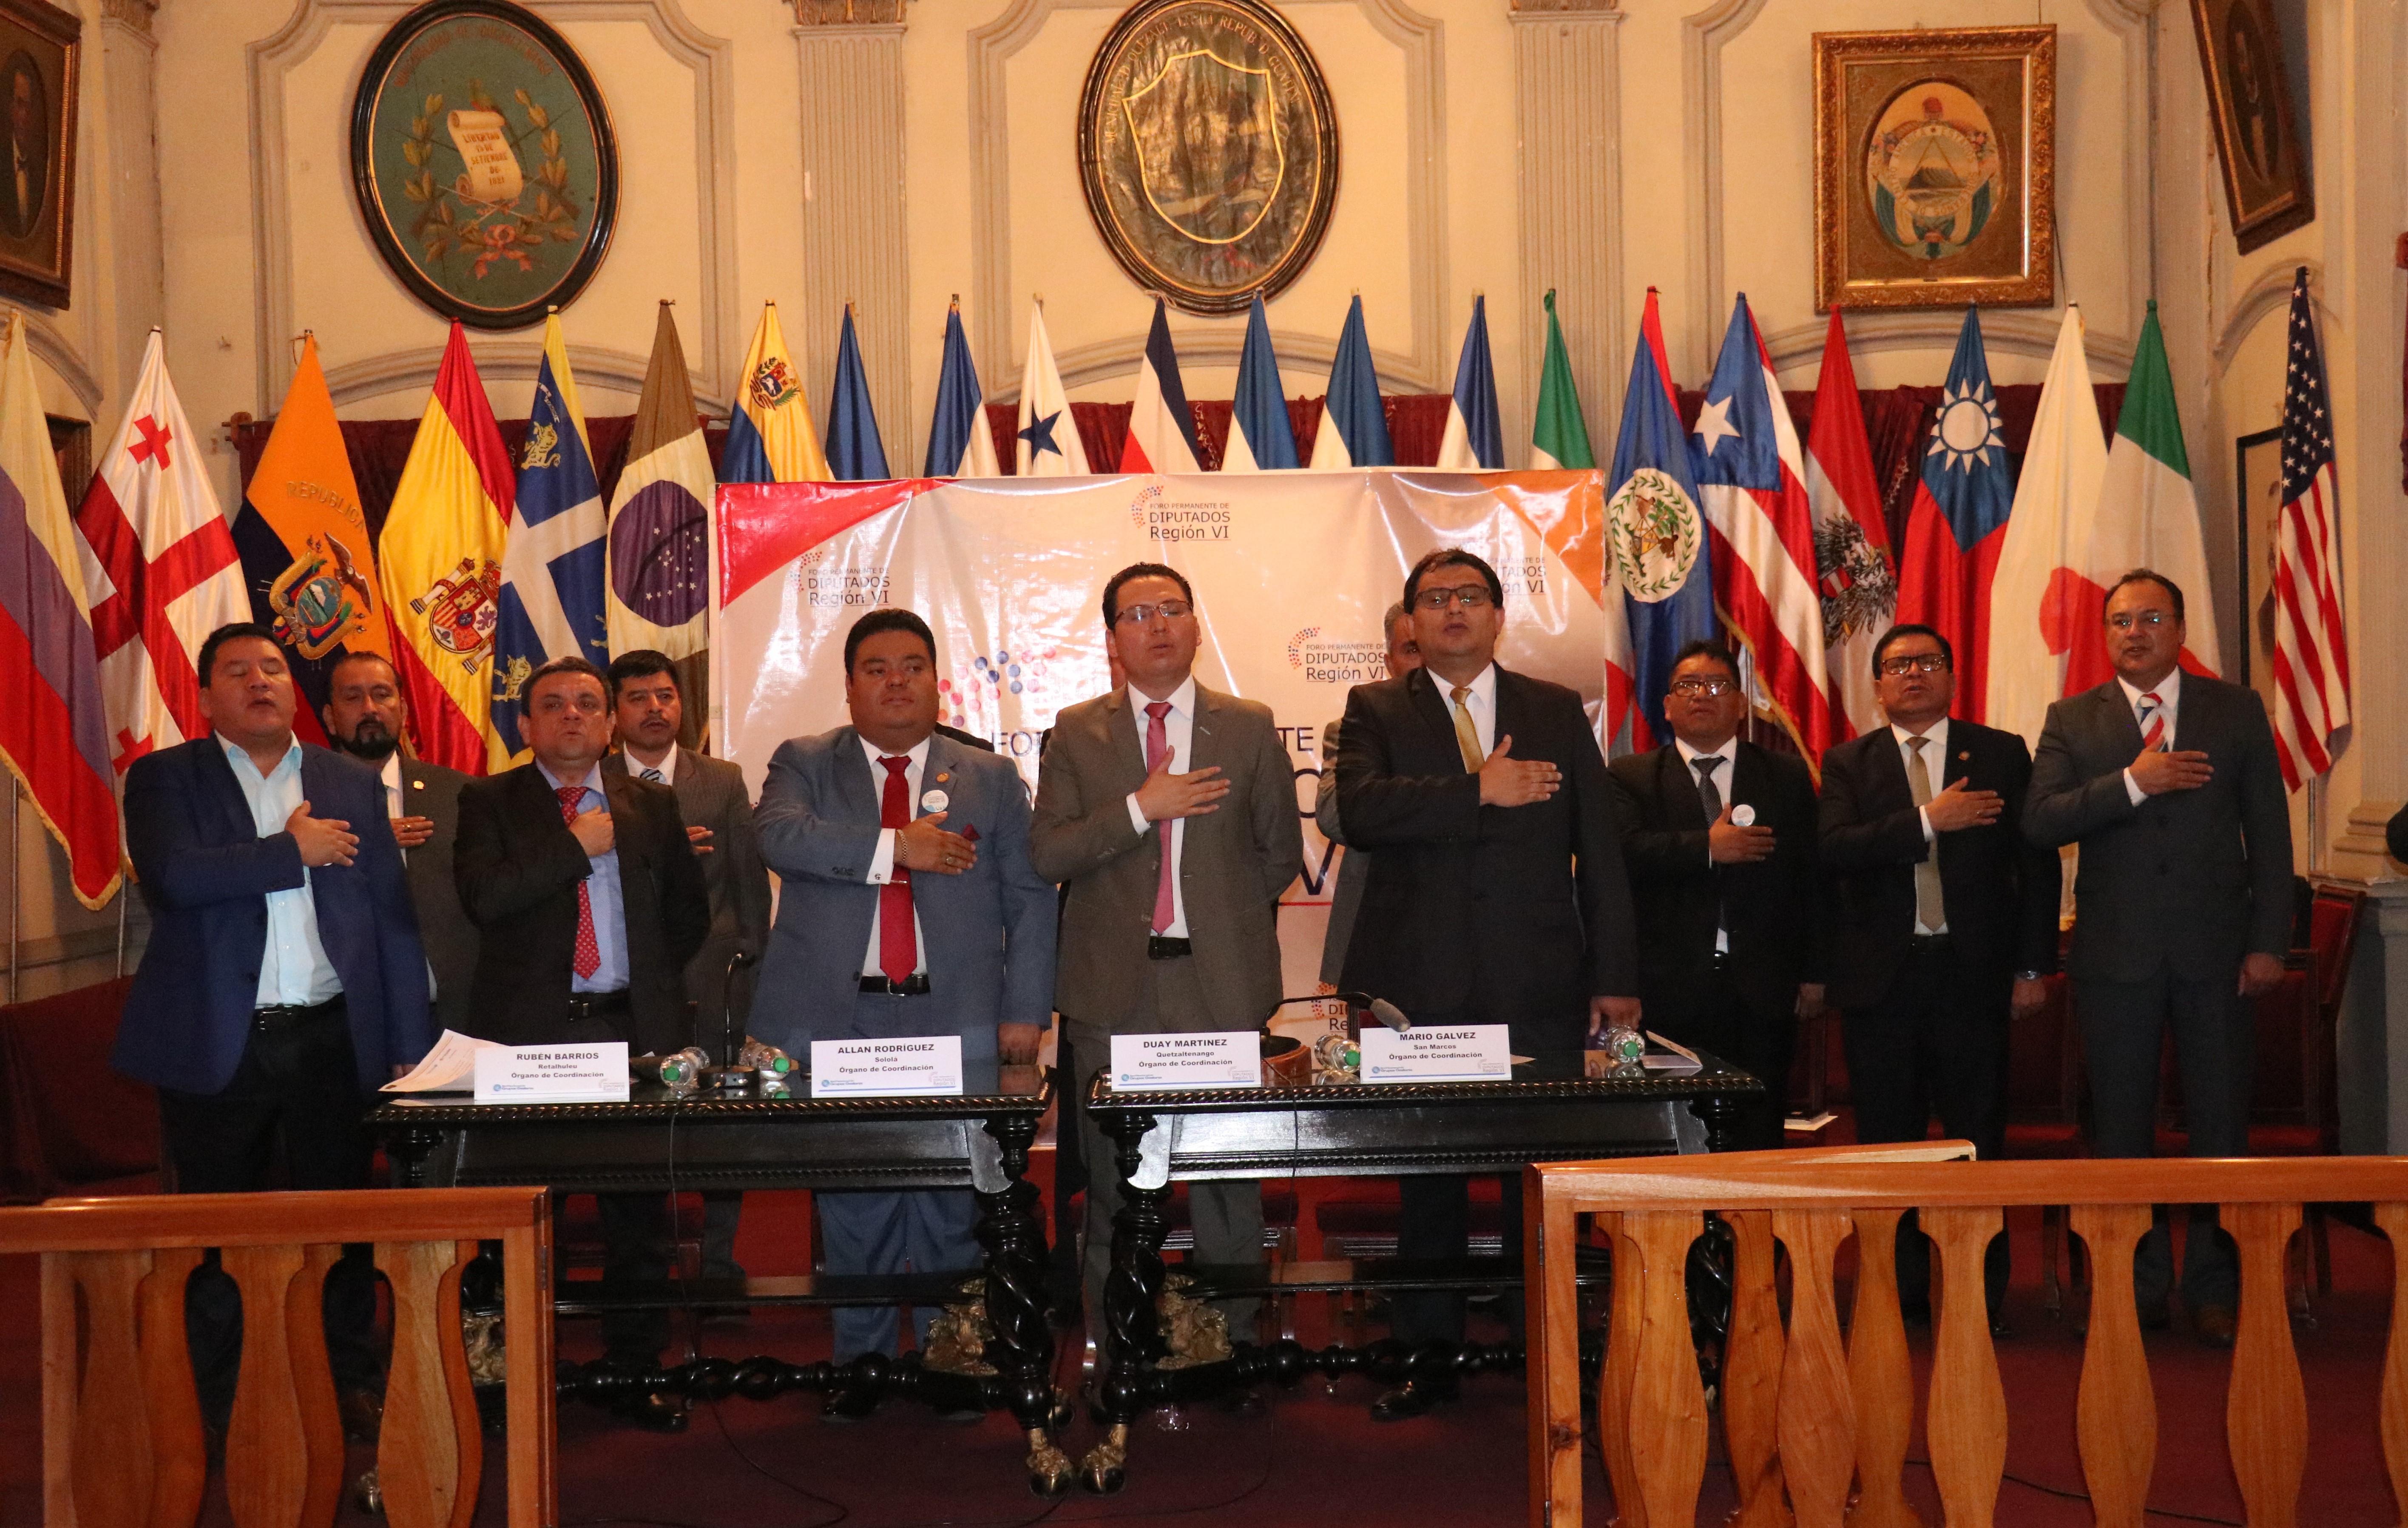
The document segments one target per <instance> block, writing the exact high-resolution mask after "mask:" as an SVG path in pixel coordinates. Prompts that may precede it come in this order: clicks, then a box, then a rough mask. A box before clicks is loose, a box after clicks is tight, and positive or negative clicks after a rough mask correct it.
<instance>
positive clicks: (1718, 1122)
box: [1689, 1085, 1762, 1151]
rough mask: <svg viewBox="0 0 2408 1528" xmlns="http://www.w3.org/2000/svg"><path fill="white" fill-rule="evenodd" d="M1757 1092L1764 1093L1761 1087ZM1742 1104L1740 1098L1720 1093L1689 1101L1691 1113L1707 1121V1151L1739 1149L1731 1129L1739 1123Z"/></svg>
mask: <svg viewBox="0 0 2408 1528" xmlns="http://www.w3.org/2000/svg"><path fill="white" fill-rule="evenodd" d="M1757 1091H1758V1092H1761V1091H1762V1088H1761V1085H1759V1086H1758V1089H1757ZM1740 1103H1741V1100H1740V1099H1739V1098H1738V1097H1735V1096H1733V1095H1732V1094H1730V1093H1719V1092H1718V1093H1709V1094H1707V1095H1706V1096H1705V1097H1703V1098H1693V1099H1691V1100H1690V1101H1689V1110H1690V1112H1691V1113H1693V1114H1695V1115H1696V1116H1697V1117H1698V1118H1699V1119H1700V1120H1702V1121H1705V1126H1706V1150H1709V1151H1728V1150H1734V1149H1735V1148H1736V1147H1737V1145H1738V1142H1737V1140H1736V1139H1735V1138H1734V1137H1733V1135H1731V1127H1732V1126H1733V1125H1735V1124H1737V1123H1738V1122H1739V1108H1740Z"/></svg>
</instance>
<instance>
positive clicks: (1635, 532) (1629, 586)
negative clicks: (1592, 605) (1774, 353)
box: [1605, 287, 1714, 749]
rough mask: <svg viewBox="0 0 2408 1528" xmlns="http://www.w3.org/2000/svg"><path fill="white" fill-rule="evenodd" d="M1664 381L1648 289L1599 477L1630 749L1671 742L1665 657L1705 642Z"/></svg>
mask: <svg viewBox="0 0 2408 1528" xmlns="http://www.w3.org/2000/svg"><path fill="white" fill-rule="evenodd" d="M1671 378H1672V368H1671V366H1670V364H1667V363H1666V361H1665V359H1664V323H1663V320H1662V319H1661V318H1660V317H1659V316H1658V315H1657V313H1656V289H1655V288H1654V287H1649V288H1648V289H1647V307H1646V311H1645V313H1644V314H1643V315H1642V316H1641V319H1640V323H1639V345H1638V349H1637V351H1636V353H1634V354H1633V355H1632V356H1631V359H1630V385H1629V387H1628V388H1627V389H1626V390H1625V392H1624V393H1623V398H1622V429H1621V431H1620V433H1619V435H1618V436H1617V437H1616V438H1615V440H1614V443H1613V472H1611V473H1609V474H1608V475H1607V481H1609V482H1611V483H1612V484H1613V491H1612V493H1609V494H1608V495H1607V498H1606V503H1605V526H1606V536H1607V541H1608V544H1609V545H1610V546H1611V547H1612V548H1613V565H1614V570H1615V572H1616V573H1618V574H1619V575H1620V576H1621V578H1622V589H1623V593H1626V594H1627V595H1628V596H1629V600H1630V604H1629V612H1630V646H1631V654H1632V657H1633V659H1634V660H1635V662H1636V664H1637V677H1636V678H1635V679H1634V680H1633V683H1634V685H1635V686H1636V688H1637V690H1638V701H1637V704H1636V706H1635V707H1634V715H1633V718H1632V721H1631V724H1630V740H1631V746H1632V747H1634V748H1638V749H1650V748H1654V747H1655V746H1656V744H1657V743H1658V742H1670V741H1671V738H1672V732H1671V729H1670V727H1668V726H1667V725H1666V724H1665V721H1664V697H1665V695H1666V694H1667V693H1669V692H1670V688H1671V682H1672V655H1673V654H1674V653H1676V652H1678V651H1679V650H1681V646H1682V644H1684V643H1685V642H1691V641H1695V640H1697V639H1698V638H1699V637H1708V636H1712V635H1714V581H1713V571H1712V569H1713V559H1712V558H1710V557H1708V556H1707V555H1706V527H1705V521H1704V519H1703V517H1701V516H1700V515H1699V513H1698V480H1697V477H1696V473H1695V469H1694V468H1693V467H1692V466H1691V464H1690V461H1689V443H1688V441H1687V439H1686V438H1685V437H1684V435H1683V433H1682V430H1681V410H1680V408H1679V407H1678V405H1677V404H1676V403H1675V401H1674V398H1673V394H1672V382H1671Z"/></svg>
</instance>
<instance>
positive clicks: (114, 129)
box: [76, 0, 167, 394]
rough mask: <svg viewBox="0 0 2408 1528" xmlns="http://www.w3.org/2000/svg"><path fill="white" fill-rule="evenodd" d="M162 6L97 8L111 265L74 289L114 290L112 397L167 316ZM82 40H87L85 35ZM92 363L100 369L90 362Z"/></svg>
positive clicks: (134, 0) (132, 0) (131, 1)
mask: <svg viewBox="0 0 2408 1528" xmlns="http://www.w3.org/2000/svg"><path fill="white" fill-rule="evenodd" d="M158 9H159V0H101V7H100V28H99V32H100V36H99V42H100V48H99V50H98V52H99V55H100V67H101V73H102V76H103V79H105V81H106V84H107V89H106V92H105V95H104V98H105V99H106V100H107V101H108V123H107V125H106V126H105V127H104V129H103V131H105V132H107V133H108V164H109V165H110V167H111V168H112V169H113V170H114V171H115V175H114V176H113V178H112V180H113V183H112V184H111V185H109V186H108V188H107V190H106V191H105V192H104V193H103V194H102V195H101V196H100V197H99V198H97V200H98V201H99V203H100V207H96V208H94V209H93V210H95V211H100V210H102V209H104V208H105V209H106V216H107V217H108V221H109V236H110V243H111V245H112V247H113V258H112V259H111V260H110V262H109V267H110V268H108V269H107V270H93V269H91V268H90V267H88V266H87V267H85V268H83V269H79V271H78V272H77V273H76V274H77V277H78V279H79V283H80V282H83V281H92V280H95V279H96V280H101V281H107V282H110V283H113V284H114V287H115V292H114V293H113V295H114V296H115V298H116V303H117V334H118V346H117V349H118V353H117V354H116V355H115V356H113V357H111V358H110V359H112V360H113V361H114V362H115V363H116V377H115V378H114V379H113V381H112V383H111V385H110V387H111V392H112V393H116V394H122V391H123V390H124V389H125V388H127V387H129V386H131V385H132V383H133V379H134V378H135V376H136V373H137V372H139V371H140V369H141V366H142V348H143V346H144V345H145V344H146V343H148V342H149V340H150V328H151V325H153V324H157V323H162V322H165V320H166V314H167V278H166V264H165V242H166V241H165V235H164V234H163V233H162V231H161V226H162V225H161V221H160V212H159V87H158V79H157V71H158V52H159V40H158V38H157V37H156V36H153V35H152V33H151V30H150V21H151V18H152V17H153V16H154V15H156V14H157V12H158ZM86 36H90V34H86ZM93 360H94V361H95V363H97V362H98V361H99V358H98V357H94V358H93Z"/></svg>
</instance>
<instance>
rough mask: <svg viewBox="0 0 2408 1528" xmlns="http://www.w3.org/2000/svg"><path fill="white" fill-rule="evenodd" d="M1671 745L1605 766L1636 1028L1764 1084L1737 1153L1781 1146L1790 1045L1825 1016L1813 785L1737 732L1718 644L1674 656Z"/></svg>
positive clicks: (1748, 1109)
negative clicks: (1623, 888)
mask: <svg viewBox="0 0 2408 1528" xmlns="http://www.w3.org/2000/svg"><path fill="white" fill-rule="evenodd" d="M1669 692H1670V693H1668V694H1667V696H1666V698H1665V702H1664V715H1665V718H1666V720H1667V721H1670V723H1671V727H1672V740H1671V741H1670V742H1669V743H1667V744H1665V745H1664V746H1663V747H1662V748H1659V749H1656V750H1655V751H1653V752H1650V753H1638V754H1632V755H1630V756H1628V757H1627V758H1621V759H1616V760H1614V761H1613V764H1611V765H1609V766H1608V768H1609V772H1610V773H1611V775H1612V777H1613V784H1614V789H1615V793H1616V795H1617V797H1618V799H1619V800H1620V802H1621V806H1622V858H1623V862H1624V863H1625V864H1627V865H1628V866H1629V867H1630V889H1631V893H1632V900H1633V901H1634V902H1635V903H1636V904H1637V905H1638V908H1639V992H1640V996H1641V998H1642V999H1643V1000H1644V1001H1645V1002H1646V1005H1647V1017H1648V1021H1649V1024H1650V1026H1651V1027H1652V1028H1654V1029H1655V1030H1656V1032H1657V1033H1659V1034H1661V1035H1665V1036H1667V1037H1668V1038H1670V1039H1673V1040H1677V1041H1679V1042H1680V1043H1682V1044H1683V1045H1686V1046H1691V1047H1694V1048H1696V1049H1699V1050H1710V1051H1712V1052H1713V1054H1714V1055H1716V1056H1718V1057H1720V1058H1721V1059H1722V1060H1723V1061H1725V1062H1727V1063H1728V1064H1731V1065H1733V1066H1736V1067H1738V1068H1740V1069H1741V1070H1742V1071H1744V1072H1748V1073H1751V1074H1753V1075H1755V1076H1756V1077H1758V1078H1762V1079H1763V1080H1764V1092H1762V1093H1760V1094H1757V1095H1756V1097H1755V1098H1753V1099H1750V1100H1749V1101H1748V1102H1747V1103H1746V1104H1745V1105H1744V1106H1743V1107H1742V1108H1741V1109H1740V1110H1739V1112H1738V1114H1737V1116H1736V1118H1735V1120H1734V1121H1733V1125H1732V1135H1734V1136H1735V1137H1736V1141H1737V1144H1738V1145H1740V1146H1741V1147H1742V1148H1745V1149H1747V1150H1773V1149H1776V1148H1778V1147H1780V1146H1782V1145H1784V1144H1785V1142H1784V1140H1783V1136H1782V1131H1781V1117H1782V1112H1783V1109H1784V1107H1785V1104H1786V1102H1787V1100H1788V1096H1789V1054H1790V1050H1791V1049H1792V1046H1791V1041H1792V1038H1793V1036H1794V1033H1795V1030H1796V1026H1797V1021H1799V1020H1800V1019H1806V1018H1811V1017H1813V1015H1815V1014H1817V1013H1820V1012H1821V1011H1822V1009H1823V961H1822V956H1823V952H1822V942H1821V940H1820V938H1819V937H1818V932H1819V929H1820V926H1821V924H1822V923H1823V921H1824V917H1823V911H1824V909H1823V897H1822V891H1821V887H1820V886H1819V885H1818V884H1817V880H1816V875H1817V872H1816V869H1815V859H1816V855H1815V848H1814V779H1813V776H1811V775H1809V774H1808V773H1807V772H1806V765H1805V764H1804V763H1803V762H1802V761H1800V760H1799V759H1798V758H1797V757H1796V756H1794V755H1792V754H1785V753H1774V752H1772V751H1770V750H1768V749H1762V748H1758V747H1757V746H1756V745H1755V744H1754V743H1751V742H1747V741H1746V740H1744V739H1742V737H1741V736H1740V735H1739V727H1740V723H1741V721H1744V720H1745V719H1746V716H1747V695H1746V693H1744V692H1743V691H1742V690H1741V688H1740V680H1739V661H1738V660H1737V659H1736V658H1734V657H1732V656H1731V651H1730V650H1729V649H1728V648H1727V647H1724V646H1723V645H1722V644H1721V643H1720V642H1715V641H1696V642H1691V643H1690V644H1688V645H1687V646H1686V647H1684V648H1683V649H1682V650H1680V651H1679V652H1678V653H1676V654H1674V655H1673V661H1672V677H1671V681H1670V686H1669Z"/></svg>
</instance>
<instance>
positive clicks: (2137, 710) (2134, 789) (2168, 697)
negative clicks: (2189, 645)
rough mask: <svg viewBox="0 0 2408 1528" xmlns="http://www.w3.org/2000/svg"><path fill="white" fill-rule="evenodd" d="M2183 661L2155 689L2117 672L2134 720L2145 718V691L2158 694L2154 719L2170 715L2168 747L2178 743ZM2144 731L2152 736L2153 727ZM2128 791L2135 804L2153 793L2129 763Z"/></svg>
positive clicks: (2127, 773)
mask: <svg viewBox="0 0 2408 1528" xmlns="http://www.w3.org/2000/svg"><path fill="white" fill-rule="evenodd" d="M2182 672H2183V671H2182V665H2181V664H2175V665H2174V671H2173V672H2172V673H2171V674H2169V675H2167V676H2166V677H2165V678H2162V679H2159V680H2158V681H2157V688H2156V689H2154V690H2142V689H2139V688H2137V687H2135V686H2134V685H2133V684H2132V682H2131V681H2130V680H2128V679H2127V678H2124V676H2122V675H2121V674H2118V675H2116V676H2115V682H2116V683H2117V684H2118V685H2120V686H2122V688H2123V691H2124V704H2125V705H2127V706H2129V707H2132V720H2133V721H2134V722H2135V723H2138V722H2139V721H2140V720H2141V697H2142V696H2143V695H2155V696H2157V713H2156V715H2155V716H2152V717H2151V718H2150V720H2151V721H2155V720H2157V716H2162V717H2164V718H2165V719H2166V739H2165V742H2166V747H2167V749H2168V750H2171V749H2172V748H2173V746H2174V729H2175V726H2176V721H2175V719H2176V717H2177V716H2178V715H2179V713H2180V712H2181V710H2182ZM2141 735H2142V736H2143V737H2146V736H2148V735H2149V729H2148V728H2146V727H2142V728H2141ZM2124 793H2125V794H2126V795H2128V796H2130V797H2131V798H2132V805H2133V806H2135V807H2137V806H2139V805H2140V804H2141V803H2142V802H2143V801H2145V800H2147V799H2148V795H2149V793H2147V792H2146V791H2143V790H2142V789H2141V782H2140V781H2139V780H2136V779H2134V778H2132V770H2131V767H2130V766H2129V765H2126V766H2125V769H2124Z"/></svg>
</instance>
